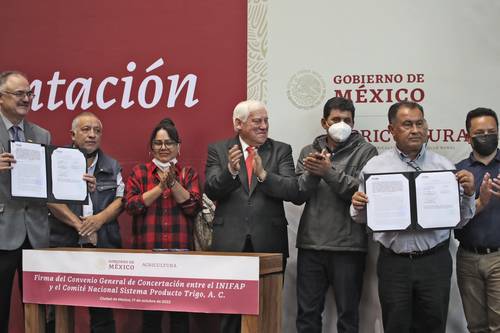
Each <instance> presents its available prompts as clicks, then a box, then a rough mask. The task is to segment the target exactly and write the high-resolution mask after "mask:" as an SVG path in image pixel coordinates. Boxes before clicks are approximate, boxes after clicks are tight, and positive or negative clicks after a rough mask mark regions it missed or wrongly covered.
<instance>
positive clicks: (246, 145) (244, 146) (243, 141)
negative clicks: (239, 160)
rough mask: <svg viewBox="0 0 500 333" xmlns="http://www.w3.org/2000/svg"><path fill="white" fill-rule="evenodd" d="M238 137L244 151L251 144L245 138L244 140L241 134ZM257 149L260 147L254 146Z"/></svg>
mask: <svg viewBox="0 0 500 333" xmlns="http://www.w3.org/2000/svg"><path fill="white" fill-rule="evenodd" d="M238 139H239V140H240V144H241V150H243V151H244V152H246V151H247V148H248V147H250V145H249V144H248V143H246V142H245V140H243V139H242V138H241V136H238ZM253 148H254V149H255V150H258V147H253Z"/></svg>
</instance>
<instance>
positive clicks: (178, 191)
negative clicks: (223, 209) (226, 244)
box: [124, 118, 201, 333]
mask: <svg viewBox="0 0 500 333" xmlns="http://www.w3.org/2000/svg"><path fill="white" fill-rule="evenodd" d="M180 142H181V141H180V138H179V134H178V132H177V129H176V127H175V125H174V123H173V121H172V120H170V119H168V118H166V119H164V120H162V121H161V122H160V123H159V124H158V125H157V126H156V127H155V128H154V129H153V131H152V132H151V137H150V139H149V147H150V149H151V153H152V156H153V159H152V160H151V161H149V162H147V163H145V164H139V165H137V166H135V167H134V168H133V170H132V173H131V174H130V177H129V178H128V180H127V183H126V186H125V196H124V202H125V210H126V211H127V213H129V214H130V215H132V218H133V221H132V240H133V246H134V248H137V249H155V248H158V249H178V250H192V249H193V232H192V217H194V216H195V215H196V213H197V212H198V211H199V209H201V194H200V187H199V184H198V174H197V173H196V171H195V170H194V169H193V168H192V167H190V166H184V167H183V166H181V165H180V163H179V162H178V161H177V157H178V155H179V149H180ZM162 314H163V312H161V311H143V318H142V332H148V333H149V332H162V325H161V322H162ZM170 332H176V333H187V332H189V314H188V313H177V312H171V313H170Z"/></svg>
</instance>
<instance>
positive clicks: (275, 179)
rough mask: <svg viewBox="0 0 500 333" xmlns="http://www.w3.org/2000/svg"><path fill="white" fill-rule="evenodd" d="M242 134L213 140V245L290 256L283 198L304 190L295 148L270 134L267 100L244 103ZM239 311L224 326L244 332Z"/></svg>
mask: <svg viewBox="0 0 500 333" xmlns="http://www.w3.org/2000/svg"><path fill="white" fill-rule="evenodd" d="M233 125H234V129H235V131H236V132H237V136H236V137H234V138H231V139H229V140H226V141H221V142H217V143H214V144H211V145H209V147H208V159H207V166H206V184H205V193H206V194H207V195H208V197H209V198H211V199H212V200H214V201H216V202H217V208H216V211H215V220H214V233H213V244H212V246H213V250H215V251H227V252H276V253H282V254H283V258H284V263H285V259H286V257H288V236H287V224H288V223H287V220H286V217H285V210H284V208H283V201H292V200H295V199H296V196H297V193H298V185H297V178H296V176H295V170H294V164H293V157H292V148H291V147H290V145H288V144H285V143H282V142H278V141H275V140H272V139H270V138H268V130H269V123H268V115H267V109H266V106H265V105H264V104H263V103H262V102H258V101H244V102H241V103H239V104H238V105H237V106H236V107H235V109H234V112H233ZM240 324H241V323H240V318H239V316H231V318H230V319H229V317H228V316H226V317H224V318H223V321H222V332H224V333H225V332H239V331H240Z"/></svg>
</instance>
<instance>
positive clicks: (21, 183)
mask: <svg viewBox="0 0 500 333" xmlns="http://www.w3.org/2000/svg"><path fill="white" fill-rule="evenodd" d="M10 152H11V153H12V155H14V158H15V160H16V163H14V164H13V165H12V170H11V192H12V196H13V197H26V198H47V172H46V171H47V170H46V164H45V147H44V146H42V145H40V144H37V143H29V142H18V141H16V142H11V143H10Z"/></svg>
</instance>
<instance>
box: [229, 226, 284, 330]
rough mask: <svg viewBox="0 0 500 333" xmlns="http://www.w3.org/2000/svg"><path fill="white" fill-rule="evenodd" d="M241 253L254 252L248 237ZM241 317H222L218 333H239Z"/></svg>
mask: <svg viewBox="0 0 500 333" xmlns="http://www.w3.org/2000/svg"><path fill="white" fill-rule="evenodd" d="M241 252H255V251H254V248H253V244H252V240H251V238H250V236H247V239H246V240H245V245H244V247H243V249H242V250H241ZM286 259H287V258H286V256H285V255H283V277H284V276H285V269H286ZM240 332H241V315H223V316H222V318H221V322H220V333H240Z"/></svg>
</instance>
